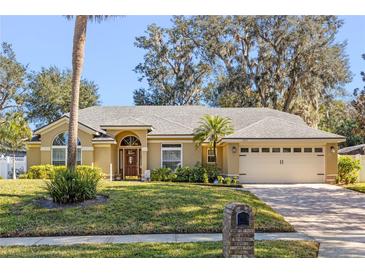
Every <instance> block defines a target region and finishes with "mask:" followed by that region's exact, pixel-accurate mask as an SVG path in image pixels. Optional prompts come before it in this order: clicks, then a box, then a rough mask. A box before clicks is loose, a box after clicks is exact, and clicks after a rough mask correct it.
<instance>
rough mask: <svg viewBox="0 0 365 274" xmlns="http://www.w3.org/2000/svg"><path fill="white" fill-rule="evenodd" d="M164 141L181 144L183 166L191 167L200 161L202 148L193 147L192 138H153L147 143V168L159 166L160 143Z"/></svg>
mask: <svg viewBox="0 0 365 274" xmlns="http://www.w3.org/2000/svg"><path fill="white" fill-rule="evenodd" d="M175 141H176V142H175ZM179 141H180V142H179ZM181 141H182V142H181ZM164 143H176V144H182V148H183V151H182V158H183V159H182V160H183V163H182V165H183V166H191V167H192V166H195V165H196V164H197V163H198V162H199V163H202V149H201V147H199V148H195V145H194V143H193V142H192V140H179V139H175V140H174V139H162V140H153V142H149V143H148V166H147V167H148V169H150V170H152V169H155V168H160V167H161V144H164Z"/></svg>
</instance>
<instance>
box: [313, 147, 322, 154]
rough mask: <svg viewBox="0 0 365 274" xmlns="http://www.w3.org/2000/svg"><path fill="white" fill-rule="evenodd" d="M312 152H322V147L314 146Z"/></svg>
mask: <svg viewBox="0 0 365 274" xmlns="http://www.w3.org/2000/svg"><path fill="white" fill-rule="evenodd" d="M314 152H316V153H322V152H323V148H321V147H316V148H315V149H314Z"/></svg>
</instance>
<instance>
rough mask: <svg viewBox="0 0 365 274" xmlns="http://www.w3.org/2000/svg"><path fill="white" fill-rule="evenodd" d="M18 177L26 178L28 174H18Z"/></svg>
mask: <svg viewBox="0 0 365 274" xmlns="http://www.w3.org/2000/svg"><path fill="white" fill-rule="evenodd" d="M19 179H28V174H27V173H23V174H20V175H19Z"/></svg>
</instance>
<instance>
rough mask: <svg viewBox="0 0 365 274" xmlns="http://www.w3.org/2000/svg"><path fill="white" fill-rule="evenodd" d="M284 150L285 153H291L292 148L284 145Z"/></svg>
mask: <svg viewBox="0 0 365 274" xmlns="http://www.w3.org/2000/svg"><path fill="white" fill-rule="evenodd" d="M283 152H284V153H290V152H291V148H290V147H284V148H283Z"/></svg>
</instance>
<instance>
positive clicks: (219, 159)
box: [201, 146, 223, 170]
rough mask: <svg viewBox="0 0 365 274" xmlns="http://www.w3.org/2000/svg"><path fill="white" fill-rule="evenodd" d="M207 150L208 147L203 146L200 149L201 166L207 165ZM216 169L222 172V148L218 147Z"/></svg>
mask: <svg viewBox="0 0 365 274" xmlns="http://www.w3.org/2000/svg"><path fill="white" fill-rule="evenodd" d="M208 149H209V146H203V147H202V149H201V150H202V161H201V162H202V163H203V165H207V164H208V155H207V154H208ZM216 165H217V167H218V168H219V169H220V170H223V147H222V146H218V147H217V163H216Z"/></svg>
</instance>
